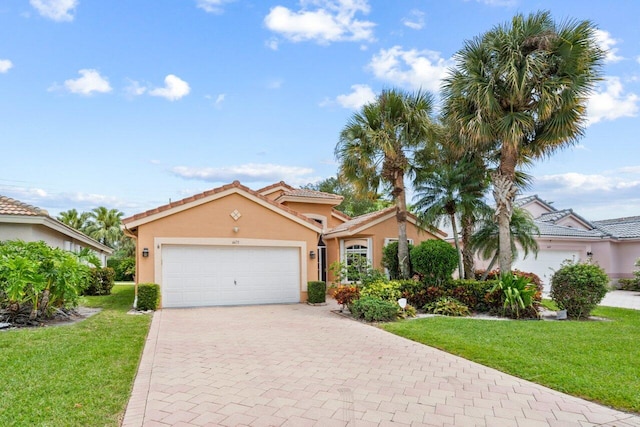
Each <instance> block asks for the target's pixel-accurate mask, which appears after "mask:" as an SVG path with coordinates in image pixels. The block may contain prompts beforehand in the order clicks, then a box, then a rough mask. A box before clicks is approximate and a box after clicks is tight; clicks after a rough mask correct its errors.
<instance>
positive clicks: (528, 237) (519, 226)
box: [469, 208, 540, 280]
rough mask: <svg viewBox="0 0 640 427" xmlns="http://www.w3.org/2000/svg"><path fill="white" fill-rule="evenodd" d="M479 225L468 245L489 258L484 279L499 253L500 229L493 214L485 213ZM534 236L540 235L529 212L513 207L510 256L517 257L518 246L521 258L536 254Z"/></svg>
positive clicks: (536, 243) (536, 247)
mask: <svg viewBox="0 0 640 427" xmlns="http://www.w3.org/2000/svg"><path fill="white" fill-rule="evenodd" d="M479 223H480V226H479V227H478V229H477V230H476V231H475V233H474V234H473V235H472V236H471V239H470V242H469V245H470V247H471V248H472V250H474V251H476V252H478V254H479V255H480V256H481V257H482V258H483V259H491V261H490V262H489V265H488V266H487V268H486V270H485V272H484V274H483V275H482V277H481V278H480V280H486V279H487V275H488V274H489V272H490V271H491V270H492V269H493V266H494V265H495V263H496V260H497V259H498V255H499V249H500V230H499V227H498V224H497V223H496V222H495V220H494V218H493V216H490V215H485V216H484V218H482V219H481V220H480V221H479ZM535 236H540V229H539V228H538V226H537V225H536V223H535V222H534V221H533V217H532V216H531V214H530V213H529V212H528V211H526V210H525V209H522V208H514V209H513V214H512V215H511V220H510V233H509V238H510V239H511V256H513V258H514V259H516V258H517V257H518V246H519V247H520V248H521V249H522V252H523V258H526V257H528V256H529V253H530V252H531V253H533V254H534V255H535V256H537V255H538V242H537V241H536V239H535Z"/></svg>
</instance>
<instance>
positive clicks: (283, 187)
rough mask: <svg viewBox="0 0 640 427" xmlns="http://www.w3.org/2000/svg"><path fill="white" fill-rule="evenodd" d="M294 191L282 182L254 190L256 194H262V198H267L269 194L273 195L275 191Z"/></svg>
mask: <svg viewBox="0 0 640 427" xmlns="http://www.w3.org/2000/svg"><path fill="white" fill-rule="evenodd" d="M291 190H295V188H293V187H292V186H290V185H289V184H287V183H286V182H284V181H280V182H276V183H275V184H271V185H267V186H266V187H263V188H261V189H259V190H256V193H259V194H262V195H263V196H268V195H269V194H273V193H275V192H277V191H283V192H284V191H291Z"/></svg>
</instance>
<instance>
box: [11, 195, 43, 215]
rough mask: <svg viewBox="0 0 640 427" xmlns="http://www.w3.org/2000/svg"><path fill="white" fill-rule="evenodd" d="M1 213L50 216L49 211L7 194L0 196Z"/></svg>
mask: <svg viewBox="0 0 640 427" xmlns="http://www.w3.org/2000/svg"><path fill="white" fill-rule="evenodd" d="M0 215H25V216H49V212H47V211H46V210H44V209H40V208H37V207H35V206H31V205H28V204H26V203H23V202H20V201H18V200H15V199H12V198H10V197H6V196H0Z"/></svg>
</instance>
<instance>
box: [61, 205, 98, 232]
mask: <svg viewBox="0 0 640 427" xmlns="http://www.w3.org/2000/svg"><path fill="white" fill-rule="evenodd" d="M89 217H90V216H89V212H82V213H80V214H79V213H78V211H77V210H75V209H69V210H68V211H63V212H60V215H58V221H60V222H62V223H64V224H66V225H68V226H69V227H71V228H74V229H76V230H78V231H81V232H83V233H84V231H85V230H86V229H87V226H88V224H89Z"/></svg>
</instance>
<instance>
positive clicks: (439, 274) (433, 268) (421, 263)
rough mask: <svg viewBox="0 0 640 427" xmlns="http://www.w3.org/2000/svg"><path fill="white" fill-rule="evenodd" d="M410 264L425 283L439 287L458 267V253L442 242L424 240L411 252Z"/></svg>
mask: <svg viewBox="0 0 640 427" xmlns="http://www.w3.org/2000/svg"><path fill="white" fill-rule="evenodd" d="M411 263H412V264H413V268H414V269H415V270H416V272H418V273H420V274H422V275H423V276H424V280H425V282H427V283H429V284H435V285H439V284H442V283H445V282H446V281H448V280H450V279H451V274H452V273H453V271H454V270H455V269H456V266H457V265H458V252H457V251H456V249H455V248H454V247H453V246H451V245H450V244H448V243H447V242H445V241H443V240H439V239H432V240H424V241H423V242H422V243H420V244H419V245H418V246H415V247H414V248H413V249H412V250H411Z"/></svg>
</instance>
